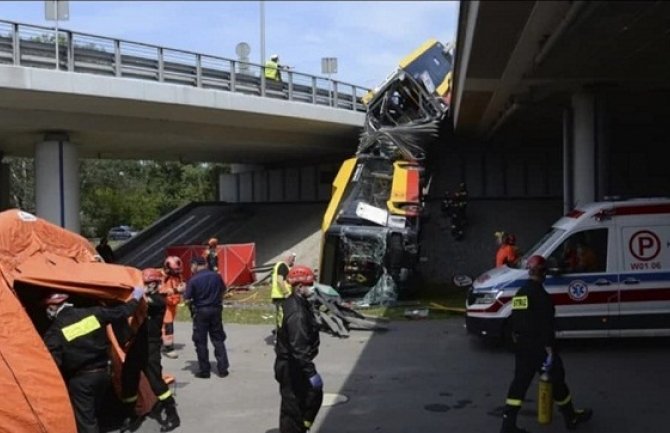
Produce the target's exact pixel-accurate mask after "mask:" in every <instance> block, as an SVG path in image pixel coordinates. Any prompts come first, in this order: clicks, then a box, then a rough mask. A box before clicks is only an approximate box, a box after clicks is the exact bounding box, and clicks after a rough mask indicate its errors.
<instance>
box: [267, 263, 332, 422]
mask: <svg viewBox="0 0 670 433" xmlns="http://www.w3.org/2000/svg"><path fill="white" fill-rule="evenodd" d="M287 280H288V282H289V283H290V284H291V287H292V288H293V292H292V294H291V295H290V296H289V297H288V298H286V301H285V302H284V303H283V304H282V305H281V306H280V308H281V309H282V310H283V314H282V321H281V323H280V324H279V328H278V329H277V342H276V344H275V353H276V355H277V358H276V360H275V378H276V380H277V381H278V382H279V393H280V394H281V407H280V414H279V431H280V433H305V432H307V431H308V430H309V429H310V427H311V426H312V423H313V422H314V419H315V418H316V415H317V413H318V412H319V409H320V408H321V403H322V401H323V381H322V379H321V376H320V375H319V373H318V372H317V371H316V367H315V365H314V358H315V357H316V355H317V354H318V353H319V326H318V324H317V323H316V320H315V319H314V315H313V314H312V307H311V306H310V305H309V302H308V301H307V299H306V298H307V296H308V295H309V294H310V290H311V288H312V286H313V285H314V273H313V271H312V270H311V269H310V268H308V267H306V266H294V267H292V268H291V270H290V271H289V272H288V276H287Z"/></svg>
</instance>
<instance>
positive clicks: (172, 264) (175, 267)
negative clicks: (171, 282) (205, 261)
mask: <svg viewBox="0 0 670 433" xmlns="http://www.w3.org/2000/svg"><path fill="white" fill-rule="evenodd" d="M163 268H164V269H165V270H166V271H167V272H169V273H171V274H175V275H176V274H181V271H182V264H181V259H180V258H179V257H177V256H169V257H168V258H166V259H165V262H163Z"/></svg>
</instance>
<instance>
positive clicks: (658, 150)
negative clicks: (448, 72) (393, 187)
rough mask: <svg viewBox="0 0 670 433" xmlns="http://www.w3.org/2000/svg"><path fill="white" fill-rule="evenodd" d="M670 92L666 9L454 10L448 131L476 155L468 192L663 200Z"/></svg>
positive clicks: (539, 6)
mask: <svg viewBox="0 0 670 433" xmlns="http://www.w3.org/2000/svg"><path fill="white" fill-rule="evenodd" d="M669 93H670V4H668V3H667V2H662V1H502V2H490V1H464V2H462V3H461V6H460V14H459V22H458V37H457V47H456V61H455V75H454V96H453V101H454V105H453V123H454V129H455V131H456V134H457V135H458V136H459V137H460V139H461V140H462V141H463V142H467V143H468V145H469V146H471V147H479V149H480V151H479V155H478V156H476V157H475V158H479V159H480V161H478V164H480V165H479V167H481V168H480V169H479V170H478V171H479V176H480V177H479V178H477V176H472V175H470V177H471V178H473V179H471V180H472V182H469V184H470V185H472V186H473V187H474V188H473V189H474V193H475V194H476V195H480V196H489V197H490V196H494V197H505V196H509V195H518V196H523V195H526V196H528V195H531V196H562V197H563V198H564V200H565V206H566V208H568V207H571V206H573V205H574V204H575V203H580V202H586V201H593V200H596V199H602V198H603V197H605V196H610V195H623V196H633V195H658V194H664V195H665V194H668V191H669V190H670V175H668V171H667V169H666V168H665V167H664V166H663V163H661V162H660V161H661V160H662V159H660V158H659V156H661V155H663V154H664V153H663V152H664V151H665V143H666V142H667V119H668V118H670V117H669V116H670V109H669V108H668V103H667V99H668V98H667V96H668V94H669ZM482 158H483V159H484V160H485V161H484V162H481V159H482ZM486 176H488V177H486Z"/></svg>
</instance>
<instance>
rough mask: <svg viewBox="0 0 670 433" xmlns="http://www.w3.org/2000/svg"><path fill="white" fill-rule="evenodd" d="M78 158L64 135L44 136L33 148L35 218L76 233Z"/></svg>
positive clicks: (77, 230)
mask: <svg viewBox="0 0 670 433" xmlns="http://www.w3.org/2000/svg"><path fill="white" fill-rule="evenodd" d="M79 204H80V203H79V159H78V152H77V148H76V146H75V145H74V144H72V143H70V141H69V137H68V136H67V134H62V133H55V134H47V135H46V136H45V137H44V141H42V142H40V143H37V145H36V146H35V210H36V213H37V216H39V217H41V218H44V219H46V220H48V221H51V222H52V223H54V224H56V225H59V226H61V227H64V228H66V229H68V230H70V231H73V232H75V233H79V229H80V221H79V209H80V207H79Z"/></svg>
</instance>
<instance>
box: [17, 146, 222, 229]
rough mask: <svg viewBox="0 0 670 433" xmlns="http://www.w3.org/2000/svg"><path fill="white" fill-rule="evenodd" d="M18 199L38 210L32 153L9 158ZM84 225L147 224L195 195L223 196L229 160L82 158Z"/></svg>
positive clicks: (197, 197) (23, 206)
mask: <svg viewBox="0 0 670 433" xmlns="http://www.w3.org/2000/svg"><path fill="white" fill-rule="evenodd" d="M9 162H10V173H11V175H10V176H11V188H12V190H11V192H10V194H11V200H12V205H13V206H15V207H18V208H21V209H23V210H26V211H29V212H33V213H34V212H35V195H34V174H35V173H34V163H33V159H32V158H9ZM79 170H80V171H79V174H80V180H81V183H80V188H81V227H82V234H83V235H85V236H88V237H95V236H101V235H103V234H105V233H107V231H108V230H109V229H110V228H111V227H113V226H117V225H121V224H129V225H132V226H133V227H136V228H138V229H143V228H145V227H147V226H148V225H150V224H151V223H153V222H154V221H156V220H157V219H158V218H160V217H161V216H162V215H165V214H166V213H168V212H170V211H172V210H174V209H176V208H178V207H180V206H184V205H186V204H188V203H189V202H192V201H215V200H217V184H218V176H219V174H220V173H222V172H224V171H226V170H227V167H226V166H225V165H223V164H209V163H198V164H181V163H179V162H164V161H160V162H158V161H130V160H100V159H82V160H81V161H80V169H79Z"/></svg>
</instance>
